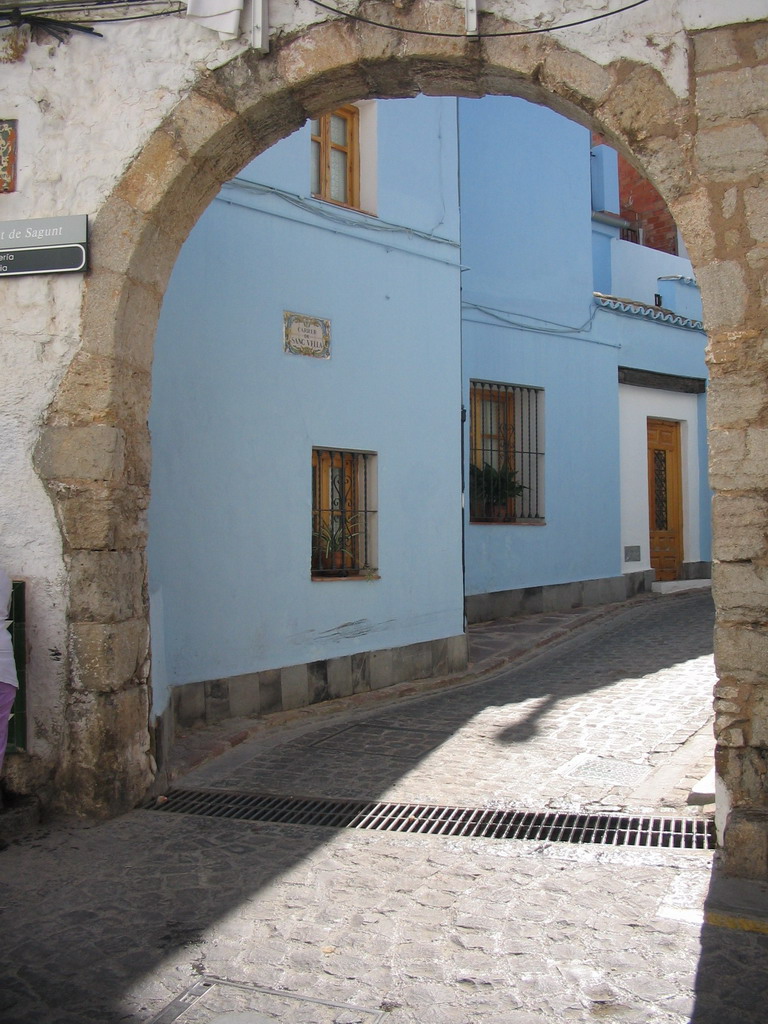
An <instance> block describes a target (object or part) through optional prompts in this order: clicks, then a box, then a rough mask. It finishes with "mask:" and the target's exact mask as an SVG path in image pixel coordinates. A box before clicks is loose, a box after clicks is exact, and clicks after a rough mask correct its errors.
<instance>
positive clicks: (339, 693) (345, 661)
mask: <svg viewBox="0 0 768 1024" xmlns="http://www.w3.org/2000/svg"><path fill="white" fill-rule="evenodd" d="M327 672H328V693H329V695H330V697H331V699H335V698H337V697H349V696H350V695H351V694H352V693H354V682H353V679H352V658H351V657H349V656H347V657H344V658H329V659H328V662H327Z"/></svg>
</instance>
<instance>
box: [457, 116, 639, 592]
mask: <svg viewBox="0 0 768 1024" xmlns="http://www.w3.org/2000/svg"><path fill="white" fill-rule="evenodd" d="M459 110H460V142H461V145H460V161H461V212H462V262H463V264H464V265H465V267H467V268H468V269H467V270H465V272H464V274H463V276H462V286H463V300H464V374H465V396H464V402H465V405H467V407H468V402H469V389H468V381H469V380H472V379H475V380H485V381H492V382H498V383H504V384H520V385H528V386H533V387H538V388H543V389H544V409H545V417H544V419H545V458H544V464H545V487H544V506H545V520H546V522H545V524H544V525H523V524H480V523H470V522H469V511H468V510H467V525H466V534H465V544H466V590H467V593H468V594H482V593H487V592H493V591H499V590H507V589H517V588H520V587H531V586H540V585H547V584H552V583H564V582H571V581H574V580H582V579H596V578H601V577H604V576H616V575H619V574H620V573H621V562H620V560H619V537H620V531H619V517H618V502H619V439H618V431H617V417H618V388H617V366H618V358H617V354H618V340H615V339H610V338H607V337H601V336H600V335H599V334H598V332H597V331H596V330H595V328H594V324H593V322H592V317H593V315H594V309H593V301H592V291H593V286H592V273H593V270H592V222H591V198H590V197H591V179H590V138H589V133H588V132H587V130H586V129H584V128H581V127H580V126H579V125H576V124H573V123H572V122H570V121H567V120H565V119H564V118H562V117H560V116H558V115H557V114H554V113H553V112H552V111H550V110H546V109H544V108H542V107H537V106H534V105H532V104H529V103H525V102H523V101H522V100H509V99H505V98H498V99H485V100H482V101H477V100H460V101H459ZM467 465H468V456H467ZM597 524H599V528H596V527H597Z"/></svg>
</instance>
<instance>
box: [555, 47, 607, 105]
mask: <svg viewBox="0 0 768 1024" xmlns="http://www.w3.org/2000/svg"><path fill="white" fill-rule="evenodd" d="M541 81H542V82H543V83H544V84H545V85H546V86H548V88H549V89H551V91H552V92H554V93H556V94H558V95H561V96H562V95H564V96H565V97H566V98H567V99H569V100H572V101H573V102H575V103H578V104H579V106H587V107H588V108H592V107H594V106H597V105H599V104H600V103H602V102H603V100H604V99H605V98H606V97H607V96H608V93H609V92H610V91H611V88H612V87H613V85H614V81H615V77H614V73H613V72H612V71H610V70H607V69H606V68H604V67H601V66H600V65H599V64H596V63H595V62H594V61H592V60H589V58H587V57H584V56H582V55H581V54H579V53H573V52H572V51H569V50H552V51H551V52H550V53H549V55H548V56H547V58H546V60H545V61H544V68H543V72H542V74H541Z"/></svg>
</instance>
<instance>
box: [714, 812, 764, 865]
mask: <svg viewBox="0 0 768 1024" xmlns="http://www.w3.org/2000/svg"><path fill="white" fill-rule="evenodd" d="M723 854H724V863H723V870H724V872H725V874H726V875H731V876H733V877H736V878H756V879H762V880H765V878H768V813H766V812H765V811H745V810H740V809H735V810H733V811H731V813H730V814H729V816H728V821H727V823H726V828H725V836H724V840H723Z"/></svg>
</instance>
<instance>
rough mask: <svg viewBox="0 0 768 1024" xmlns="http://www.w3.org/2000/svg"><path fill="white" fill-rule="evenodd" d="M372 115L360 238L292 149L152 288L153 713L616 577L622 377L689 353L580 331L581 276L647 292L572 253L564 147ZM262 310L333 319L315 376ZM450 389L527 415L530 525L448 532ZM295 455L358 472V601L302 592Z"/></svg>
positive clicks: (511, 104) (573, 163) (578, 198)
mask: <svg viewBox="0 0 768 1024" xmlns="http://www.w3.org/2000/svg"><path fill="white" fill-rule="evenodd" d="M373 113H374V114H375V122H376V133H375V134H376V139H377V141H376V151H375V152H374V153H373V155H372V159H373V160H374V163H375V169H376V178H377V190H376V199H375V209H376V213H377V216H375V217H373V216H367V215H365V214H361V213H359V212H355V211H350V210H346V209H340V208H338V207H335V206H333V205H331V204H327V203H322V202H319V201H317V200H314V199H312V198H311V197H309V196H308V191H309V134H308V129H307V128H306V127H305V128H304V129H302V130H301V131H299V132H297V133H296V134H295V135H293V136H291V137H290V138H289V139H286V140H284V141H283V142H282V143H280V144H278V145H277V146H275V147H273V148H272V149H271V150H270V151H268V152H267V153H265V154H263V155H262V156H260V157H259V158H258V159H257V160H255V161H253V163H252V164H251V165H249V167H247V168H246V169H245V170H244V171H243V172H242V174H241V175H240V176H239V178H238V179H237V180H236V181H234V182H231V183H229V184H228V185H227V186H225V187H224V188H223V189H222V192H221V194H220V196H219V198H218V199H217V200H216V201H215V202H214V203H213V204H212V205H211V207H210V208H209V210H208V211H207V212H206V214H205V215H204V217H203V218H202V219H201V221H200V223H199V224H198V226H197V227H196V228H195V230H194V231H193V232H192V234H191V236H190V238H189V240H188V242H187V244H186V245H185V246H184V248H183V250H182V253H181V255H180V257H179V260H178V264H177V266H176V268H175V271H174V274H173V277H172V280H171V284H170V286H169V289H168V293H167V296H166V300H165V305H164V308H163V313H162V317H161V321H160V327H159V330H158V338H157V345H156V360H155V370H154V388H153V403H152V410H151V418H150V426H151V429H152V435H153V451H154V465H153V487H152V503H151V507H150V517H149V518H150V545H149V558H150V590H151V604H152V615H153V636H154V638H155V639H154V643H153V651H154V655H155V659H156V661H155V666H154V670H153V671H154V681H155V689H156V693H155V711H156V712H160V711H162V710H163V707H164V706H165V703H166V700H167V694H166V689H167V687H170V686H173V685H178V684H181V683H187V682H194V681H199V680H204V679H217V678H222V677H228V676H233V675H240V674H243V673H248V672H256V671H259V670H263V669H268V668H276V667H282V666H285V665H292V664H299V663H305V662H311V661H315V660H321V659H325V658H330V657H335V656H341V655H345V654H351V653H355V652H359V651H366V650H376V649H381V648H387V647H397V646H402V645H406V644H410V643H414V642H418V641H423V640H430V639H438V638H441V637H446V636H453V635H456V634H458V633H461V631H462V627H463V583H464V582H465V586H466V593H467V594H470V595H472V594H483V593H489V592H494V591H500V590H507V589H519V588H523V587H532V586H543V585H548V584H557V583H566V582H572V581H576V580H583V579H599V578H602V577H611V576H618V575H620V574H621V572H622V571H623V569H624V565H623V556H622V549H621V543H622V539H621V507H620V504H621V502H620V459H621V452H620V447H619V426H618V425H619V389H618V381H617V378H618V367H619V366H620V365H623V366H631V367H637V368H644V369H652V370H656V371H658V372H663V373H671V374H677V375H687V376H705V369H704V362H703V351H704V339H703V336H702V335H701V334H700V333H698V332H692V331H685V330H682V329H680V328H675V327H670V326H669V325H665V324H658V323H654V322H649V321H648V320H645V319H640V318H637V317H632V316H626V315H622V314H618V313H613V312H608V311H606V310H603V309H598V308H597V307H596V306H595V304H594V301H593V294H592V293H593V290H594V289H595V288H596V287H597V284H598V283H600V282H599V281H598V277H599V276H600V275H603V277H604V278H605V281H604V282H603V283H605V284H606V285H607V284H610V282H611V280H612V279H613V278H614V277H615V275H616V273H617V272H620V273H621V274H622V275H623V277H622V280H623V281H624V282H626V284H627V287H628V288H629V290H630V292H631V291H632V289H637V291H638V294H629V295H626V296H624V297H626V298H634V299H640V300H641V301H646V300H645V299H643V296H641V295H640V294H639V292H644V290H647V288H648V286H649V282H650V283H651V284H652V282H653V281H654V280H655V278H653V277H650V276H649V274H650V273H652V271H653V269H654V265H653V257H652V256H649V254H648V252H643V253H640V255H639V256H638V254H637V253H631V254H630V257H631V258H630V259H629V262H626V263H624V264H621V262H620V260H619V257H618V256H617V252H618V251H619V250H618V249H617V247H616V244H615V236H616V231H615V229H612V228H611V229H609V230H608V231H607V232H602V234H601V230H602V229H600V228H598V229H596V230H595V231H593V223H592V207H593V204H594V202H595V199H594V196H593V179H592V174H591V165H592V166H594V159H593V157H592V156H591V151H590V137H589V133H588V132H587V131H586V129H584V128H582V127H580V126H578V125H575V124H573V123H571V122H569V121H567V120H565V119H563V118H561V117H560V116H558V115H556V114H554V113H552V112H551V111H549V110H547V109H545V108H542V107H537V106H533V105H531V104H528V103H525V102H524V101H522V100H513V99H509V98H486V99H483V100H466V99H462V100H455V99H450V98H447V99H446V98H441V99H438V98H429V99H427V98H419V99H416V100H398V101H383V102H380V103H377V104H376V106H375V110H374V111H373ZM370 115H371V108H370V107H369V108H368V115H367V116H370ZM603 148H605V147H603ZM369 156H371V154H370V153H369ZM615 170H616V168H615V160H613V161H611V159H609V158H608V157H607V156H606V157H605V158H604V159H602V160H601V161H600V173H601V174H602V178H601V180H600V182H599V191H600V196H598V198H600V197H602V198H603V199H604V200H605V201H609V200H610V197H611V196H612V195H613V192H614V191H615V192H616V193H617V191H618V185H617V180H616V181H614V180H613V179H612V177H611V175H612V174H614V173H615ZM459 182H460V183H461V194H460V196H459ZM605 197H608V199H605ZM459 198H460V200H461V202H460V203H459ZM611 201H612V200H611ZM459 241H460V242H461V248H459ZM601 246H602V248H601ZM634 248H639V247H634ZM596 249H598V250H599V254H598V255H597V256H595V252H596ZM657 255H661V256H663V255H664V254H657ZM593 256H594V260H593ZM635 257H637V258H635ZM666 259H667V260H669V259H676V258H670V257H666ZM617 260H619V262H618V263H617ZM649 260H650V261H651V262H650V263H649ZM636 264H637V265H638V266H641V267H642V271H643V272H642V274H641V273H638V274H636V275H635V276H634V277H633V275H632V272H631V270H632V267H633V266H635V265H636ZM660 266H661V264H660ZM670 266H672V264H669V263H668V262H667V263H664V265H663V272H664V273H666V272H668V271H669V268H670ZM674 269H675V272H677V271H678V270H680V271H681V272H683V276H685V261H678V262H677V263H675V264H674ZM670 287H671V288H672V291H675V289H677V290H680V288H682V285H680V286H679V287H678V285H677V284H675V285H674V287H673V286H670ZM685 287H686V288H687V289H689V288H690V286H688V285H686V286H685ZM598 290H603V289H601V288H598ZM694 298H695V297H694ZM686 301H690V297H689V296H688V295H687V292H686ZM694 305H695V303H694ZM691 308H693V307H691ZM285 310H289V311H292V312H298V313H305V314H309V315H312V316H317V317H323V318H327V319H330V321H331V324H332V357H331V359H330V360H318V359H313V358H309V357H303V356H296V355H291V354H286V353H285V352H284V351H283V337H282V334H283V311H285ZM473 379H474V380H483V381H491V382H497V383H504V384H513V385H525V386H532V387H537V388H541V389H543V393H544V398H543V402H544V415H543V420H544V434H545V483H544V505H545V523H544V524H543V525H522V524H519V525H488V524H473V523H470V522H469V515H468V510H467V511H466V512H465V514H464V522H463V524H462V511H461V493H460V488H461V470H462V467H461V454H460V453H461V444H462V428H461V421H460V410H461V406H462V404H463V405H464V406H465V407H466V408H468V407H469V383H470V381H471V380H473ZM701 404H702V411H703V401H702V403H701ZM698 429H699V431H700V442H701V444H702V456H703V452H704V449H703V445H704V441H705V426H704V417H703V415H702V416H700V418H699V427H698ZM464 430H465V434H464V445H465V452H466V451H467V450H468V445H467V443H466V442H467V438H468V425H467V426H466V427H465V428H464ZM313 446H325V447H333V448H343V449H351V450H360V451H373V452H376V453H377V458H378V491H379V499H378V507H379V516H378V520H379V522H378V547H379V558H378V564H379V569H380V576H381V578H380V579H378V580H371V581H367V580H354V581H353V580H345V581H333V582H318V581H313V580H312V579H311V578H310V569H309V566H310V550H311V494H310V485H311V451H312V447H313ZM702 464H703V463H702ZM467 469H468V455H465V465H464V472H465V474H466V472H467ZM708 497H709V496H708V492H706V488H705V487H704V486H703V487H702V492H701V497H700V501H701V509H702V516H703V523H704V524H706V523H707V522H708V518H709V517H708V510H707V503H708ZM462 525H463V527H464V545H465V564H466V579H465V581H463V579H462ZM703 534H705V535H704V536H703V538H702V545H701V547H702V552H705V551H708V532H707V528H706V526H704V527H703ZM701 557H706V553H702V556H701Z"/></svg>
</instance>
